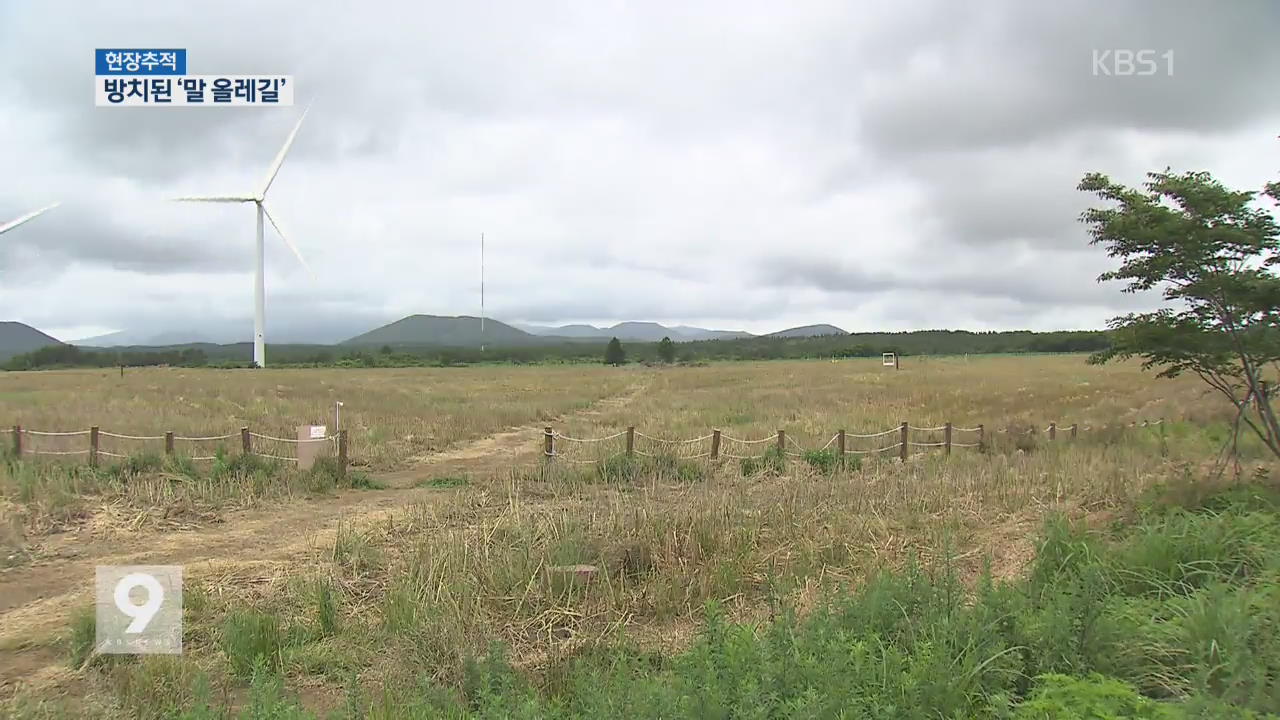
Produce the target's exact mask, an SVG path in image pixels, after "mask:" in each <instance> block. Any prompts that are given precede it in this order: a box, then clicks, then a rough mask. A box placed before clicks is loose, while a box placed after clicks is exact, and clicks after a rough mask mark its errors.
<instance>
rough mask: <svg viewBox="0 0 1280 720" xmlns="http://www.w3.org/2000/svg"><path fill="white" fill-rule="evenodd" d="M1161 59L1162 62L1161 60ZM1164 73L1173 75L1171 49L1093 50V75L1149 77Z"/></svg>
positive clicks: (1168, 75) (1169, 75)
mask: <svg viewBox="0 0 1280 720" xmlns="http://www.w3.org/2000/svg"><path fill="white" fill-rule="evenodd" d="M1161 61H1163V62H1161ZM1158 74H1164V75H1165V76H1167V77H1173V51H1172V50H1165V51H1164V52H1159V51H1156V50H1125V49H1116V50H1094V51H1093V75H1094V77H1098V76H1106V77H1135V76H1136V77H1149V76H1151V75H1158Z"/></svg>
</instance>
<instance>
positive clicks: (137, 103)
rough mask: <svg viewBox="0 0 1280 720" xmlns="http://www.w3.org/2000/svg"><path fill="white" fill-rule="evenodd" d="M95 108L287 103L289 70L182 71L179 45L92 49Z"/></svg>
mask: <svg viewBox="0 0 1280 720" xmlns="http://www.w3.org/2000/svg"><path fill="white" fill-rule="evenodd" d="M93 72H94V83H95V88H94V105H96V106H98V107H143V106H146V107H177V106H182V107H191V106H210V107H244V106H247V105H266V106H272V105H293V76H292V75H188V74H187V51H186V50H185V49H181V48H145V49H114V48H112V49H104V48H98V49H97V50H95V51H94V71H93Z"/></svg>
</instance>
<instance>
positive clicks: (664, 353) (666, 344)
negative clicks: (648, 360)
mask: <svg viewBox="0 0 1280 720" xmlns="http://www.w3.org/2000/svg"><path fill="white" fill-rule="evenodd" d="M658 357H659V358H661V359H662V362H664V363H668V364H670V363H673V362H675V361H676V344H675V343H673V342H671V338H669V337H664V338H662V341H661V342H659V343H658Z"/></svg>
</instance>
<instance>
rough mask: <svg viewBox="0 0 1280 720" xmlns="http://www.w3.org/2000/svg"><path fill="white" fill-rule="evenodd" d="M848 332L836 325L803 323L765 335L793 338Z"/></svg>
mask: <svg viewBox="0 0 1280 720" xmlns="http://www.w3.org/2000/svg"><path fill="white" fill-rule="evenodd" d="M848 334H849V333H847V332H845V331H844V330H841V329H840V328H838V327H836V326H835V325H801V326H800V327H793V328H787V329H786V330H779V331H778V332H772V333H769V334H768V335H765V337H781V338H793V337H819V336H822V335H848Z"/></svg>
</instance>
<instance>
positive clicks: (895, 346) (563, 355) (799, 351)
mask: <svg viewBox="0 0 1280 720" xmlns="http://www.w3.org/2000/svg"><path fill="white" fill-rule="evenodd" d="M615 343H616V345H617V348H616V350H614V351H610V352H609V357H605V354H606V350H608V348H609V347H610V346H613V345H615ZM1110 346H1111V341H1110V339H1109V337H1108V333H1107V332H1106V331H1087V330H1086V331H1055V332H1040V333H1038V332H1031V331H989V332H970V331H966V330H917V331H909V332H897V333H851V334H848V335H822V336H817V337H750V338H732V339H719V340H694V341H686V342H674V341H672V340H671V339H670V338H663V340H662V341H660V342H638V341H632V342H627V343H622V342H620V341H618V340H617V339H616V338H614V339H613V340H611V341H610V342H609V343H607V344H606V345H605V346H603V347H602V346H601V345H600V344H597V343H584V342H571V343H561V344H553V345H536V346H520V347H506V348H503V347H494V348H486V349H484V350H481V349H479V348H449V347H438V346H436V347H432V346H412V345H407V346H395V347H393V346H390V345H383V346H381V347H380V348H375V347H344V346H332V347H324V346H321V347H317V346H314V345H311V346H302V345H296V346H289V345H284V346H274V345H269V346H268V351H269V352H270V355H271V361H272V366H273V367H418V366H426V367H451V366H459V365H472V364H478V363H511V364H542V363H598V362H600V361H601V360H602V359H604V361H605V362H607V363H609V364H623V363H625V362H628V361H630V362H642V363H695V362H710V361H734V360H785V359H825V358H856V357H879V356H880V354H881V353H886V352H892V353H897V354H898V355H900V356H908V355H966V354H970V355H980V354H993V353H1061V352H1098V351H1101V350H1106V349H1107V348H1109V347H1110ZM618 351H621V355H619V354H618ZM249 364H250V358H249V355H248V349H247V347H246V346H242V345H230V346H203V347H201V348H190V347H185V348H168V349H146V350H110V349H107V350H86V349H84V348H80V347H76V346H75V345H51V346H47V347H44V348H41V349H39V350H35V351H33V352H29V353H25V354H22V355H16V356H14V357H13V358H11V359H10V360H9V361H8V362H7V363H6V364H5V366H4V367H5V369H7V370H40V369H54V368H73V367H144V366H155V365H173V366H182V367H248V366H249Z"/></svg>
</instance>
